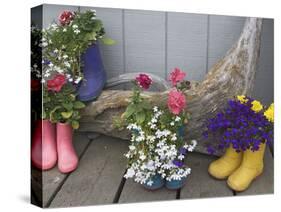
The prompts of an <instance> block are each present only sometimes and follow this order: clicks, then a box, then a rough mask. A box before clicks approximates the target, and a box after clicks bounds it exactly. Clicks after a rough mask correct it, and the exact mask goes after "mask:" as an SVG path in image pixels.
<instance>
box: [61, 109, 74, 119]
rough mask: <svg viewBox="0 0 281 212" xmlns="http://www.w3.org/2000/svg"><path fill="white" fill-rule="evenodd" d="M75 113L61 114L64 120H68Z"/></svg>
mask: <svg viewBox="0 0 281 212" xmlns="http://www.w3.org/2000/svg"><path fill="white" fill-rule="evenodd" d="M72 113H73V111H72V110H71V111H67V112H61V115H62V117H63V118H65V119H68V118H70V117H71V116H72Z"/></svg>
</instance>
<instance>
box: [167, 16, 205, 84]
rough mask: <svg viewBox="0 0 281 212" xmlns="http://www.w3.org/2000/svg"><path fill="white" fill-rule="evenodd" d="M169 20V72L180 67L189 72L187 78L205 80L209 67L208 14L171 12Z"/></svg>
mask: <svg viewBox="0 0 281 212" xmlns="http://www.w3.org/2000/svg"><path fill="white" fill-rule="evenodd" d="M167 20H168V21H167V22H168V23H167V66H168V67H167V68H168V70H167V73H168V74H169V73H170V72H171V71H172V70H173V69H174V68H175V67H179V68H180V69H182V70H184V71H186V72H187V79H189V80H196V81H200V80H203V78H204V76H205V73H206V69H207V67H206V63H207V58H206V55H207V48H206V47H207V37H208V16H207V15H199V14H187V13H172V12H169V13H168V17H167ZM166 77H167V76H166Z"/></svg>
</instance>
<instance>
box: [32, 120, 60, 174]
mask: <svg viewBox="0 0 281 212" xmlns="http://www.w3.org/2000/svg"><path fill="white" fill-rule="evenodd" d="M31 161H32V164H33V166H35V167H36V168H38V169H41V170H48V169H51V168H53V167H54V166H55V164H56V162H57V148H56V132H55V127H54V125H53V124H52V123H51V122H50V121H48V120H38V121H36V123H35V128H34V132H33V135H32V144H31Z"/></svg>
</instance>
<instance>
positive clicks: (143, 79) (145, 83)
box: [136, 74, 152, 89]
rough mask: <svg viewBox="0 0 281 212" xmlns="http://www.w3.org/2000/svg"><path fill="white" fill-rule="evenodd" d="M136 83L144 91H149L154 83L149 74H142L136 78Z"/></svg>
mask: <svg viewBox="0 0 281 212" xmlns="http://www.w3.org/2000/svg"><path fill="white" fill-rule="evenodd" d="M136 82H137V83H138V85H139V86H140V87H141V88H143V89H148V88H149V87H150V85H151V83H152V80H151V79H150V77H149V76H148V75H147V74H140V75H139V76H138V77H136Z"/></svg>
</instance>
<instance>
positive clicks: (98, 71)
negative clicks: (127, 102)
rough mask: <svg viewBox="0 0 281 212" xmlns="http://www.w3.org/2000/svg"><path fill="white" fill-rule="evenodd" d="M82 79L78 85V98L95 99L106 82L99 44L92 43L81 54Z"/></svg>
mask: <svg viewBox="0 0 281 212" xmlns="http://www.w3.org/2000/svg"><path fill="white" fill-rule="evenodd" d="M81 61H82V65H83V67H82V68H83V74H84V79H83V81H82V82H81V84H80V85H79V87H78V98H79V100H81V101H92V100H94V99H96V98H97V97H98V96H99V95H100V93H101V91H102V89H103V88H104V85H105V83H106V73H105V71H104V67H103V63H102V59H101V55H100V51H99V46H98V44H93V45H92V46H90V47H89V48H88V49H87V50H86V52H85V53H84V54H83V55H82V56H81Z"/></svg>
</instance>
